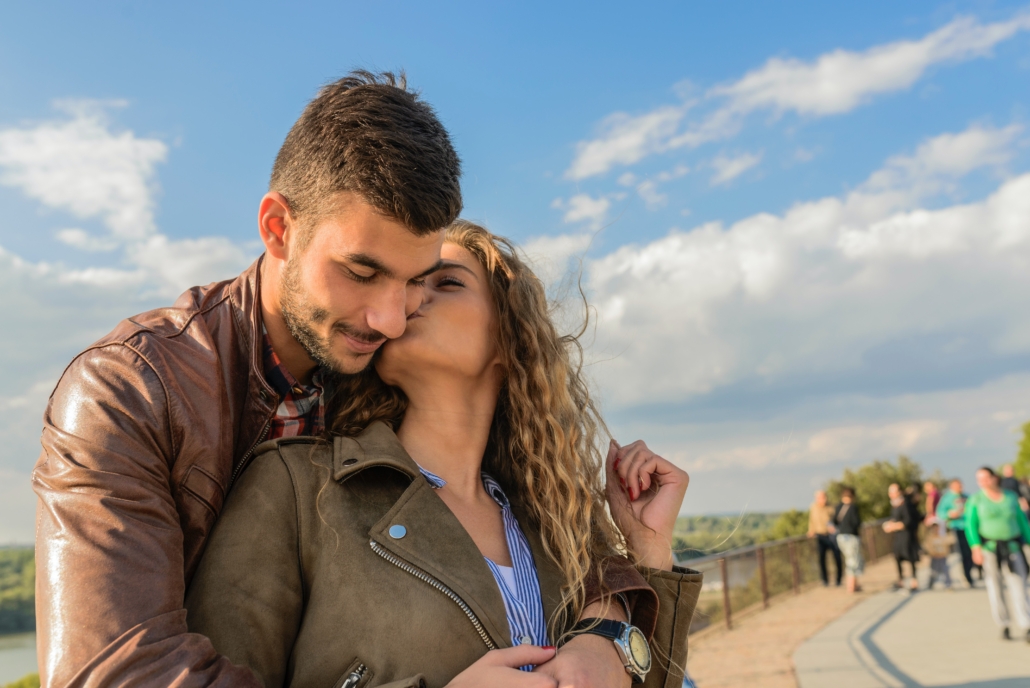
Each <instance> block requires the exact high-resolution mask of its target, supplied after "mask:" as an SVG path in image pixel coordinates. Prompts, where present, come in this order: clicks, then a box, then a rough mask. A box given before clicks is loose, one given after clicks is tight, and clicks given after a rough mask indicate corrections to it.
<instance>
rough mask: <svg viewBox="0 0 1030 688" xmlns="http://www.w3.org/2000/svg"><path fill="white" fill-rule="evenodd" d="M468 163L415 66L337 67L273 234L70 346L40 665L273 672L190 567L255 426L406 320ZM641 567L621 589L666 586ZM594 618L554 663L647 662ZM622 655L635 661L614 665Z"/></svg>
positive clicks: (53, 481) (43, 576)
mask: <svg viewBox="0 0 1030 688" xmlns="http://www.w3.org/2000/svg"><path fill="white" fill-rule="evenodd" d="M460 173H461V166H460V161H459V159H458V156H457V154H456V153H455V151H454V149H453V146H452V145H451V141H450V138H449V136H448V134H447V131H446V130H445V129H444V127H443V126H442V124H441V123H440V122H439V120H438V119H437V117H436V115H435V113H434V112H433V110H432V108H430V107H429V105H427V104H426V103H424V102H423V101H421V100H420V99H419V98H418V97H417V96H416V95H415V94H413V93H411V92H409V91H407V90H406V87H405V84H404V81H403V79H401V80H400V81H399V82H398V81H397V80H396V79H395V78H394V77H393V75H391V74H384V75H373V74H370V73H367V72H355V73H354V74H352V75H350V76H349V77H346V78H344V79H341V80H340V81H337V82H336V83H333V84H330V85H329V86H327V87H325V88H324V89H323V90H322V91H321V93H320V94H319V95H318V97H316V98H315V99H314V100H313V101H312V102H311V103H310V104H309V105H308V107H307V108H306V109H305V111H304V113H303V114H302V115H301V117H300V119H299V120H298V121H297V123H296V124H295V125H294V126H293V128H292V129H291V131H290V133H289V134H288V136H287V137H286V141H285V142H284V143H283V146H282V148H281V149H280V151H279V154H278V156H277V158H276V161H275V165H274V167H273V171H272V176H271V181H270V185H269V192H268V193H267V194H266V195H265V196H264V197H263V198H262V199H261V203H260V206H259V209H258V225H259V231H260V235H261V240H262V242H263V243H264V247H265V253H264V255H263V256H262V257H261V258H259V259H258V260H257V261H256V262H255V263H254V265H252V266H251V267H250V268H249V269H248V270H246V271H245V272H244V273H243V274H242V275H240V276H239V277H237V278H236V279H235V280H231V281H228V282H222V283H218V284H213V285H210V286H208V287H204V288H199V287H198V288H193V289H191V290H190V291H188V292H186V293H185V294H184V295H183V296H181V297H180V298H179V300H178V301H177V302H176V304H175V305H174V306H173V307H171V308H165V309H159V310H155V311H151V312H148V313H144V314H142V315H139V316H136V317H134V318H130V319H129V320H126V321H123V322H122V323H121V324H119V325H118V326H117V327H116V328H115V330H114V331H113V332H111V333H110V334H109V335H107V336H106V337H104V338H103V339H101V340H100V341H99V342H97V343H96V344H94V345H93V346H91V347H90V348H89V349H87V350H86V351H85V352H83V353H82V354H80V355H79V356H78V357H76V358H75V360H73V361H72V363H71V364H70V365H69V366H68V368H67V370H66V371H65V373H64V375H63V376H62V378H61V380H60V381H59V383H58V385H57V388H56V389H55V390H54V392H53V394H52V396H51V398H50V403H49V405H48V407H47V410H46V413H45V416H44V429H43V437H42V444H43V452H42V454H41V456H40V459H39V461H38V463H37V465H36V468H35V470H34V472H33V484H34V488H35V490H36V492H37V494H38V495H39V508H38V519H37V521H38V523H37V542H36V555H37V557H38V566H37V570H38V571H39V576H38V578H37V624H38V630H37V632H38V647H39V657H40V674H41V678H42V681H43V684H44V685H48V686H86V685H89V686H94V685H125V684H134V685H154V686H158V685H160V686H210V685H232V686H248V687H249V686H257V685H258V683H257V680H256V678H255V677H254V676H253V674H251V673H250V671H249V670H247V669H245V668H241V667H236V666H233V665H232V664H231V663H230V662H229V661H228V660H227V659H226V658H224V657H221V656H219V655H218V654H217V653H216V652H215V650H214V648H213V647H212V646H211V643H210V641H208V640H207V639H206V638H204V637H202V636H199V635H197V634H191V633H189V632H188V630H187V626H186V613H185V610H184V608H183V599H184V594H185V590H186V587H187V586H188V585H189V581H190V578H191V576H192V574H193V572H194V568H195V566H196V564H197V562H198V559H199V557H200V554H201V553H202V551H203V548H204V544H205V542H206V539H207V537H208V535H209V533H210V531H211V528H212V525H213V524H214V522H215V519H216V518H217V517H218V513H219V511H220V509H221V508H222V503H223V500H224V499H225V496H226V494H227V493H228V491H229V489H230V488H231V486H232V483H233V481H234V480H235V479H236V478H237V476H238V475H239V474H240V472H242V471H243V470H244V469H245V468H246V466H247V463H248V461H249V459H250V458H251V456H252V455H253V453H254V448H255V447H256V446H257V444H258V443H260V442H261V441H262V440H265V439H274V438H278V437H286V436H296V435H317V434H320V433H321V432H322V431H323V429H324V427H325V401H326V398H327V396H328V395H329V394H330V393H331V389H332V382H333V378H334V376H336V375H339V374H349V373H355V372H358V371H360V370H362V369H364V368H365V367H366V366H367V365H368V364H369V362H370V360H371V358H372V355H373V353H374V352H375V351H376V349H377V348H378V347H379V346H380V345H381V344H382V343H383V342H385V341H386V340H387V339H390V338H394V337H398V336H400V335H401V334H402V333H403V332H404V328H405V324H406V318H407V316H408V315H409V314H410V313H412V312H413V311H414V310H415V309H416V308H417V307H418V306H419V305H420V303H421V299H422V289H421V285H422V280H423V279H424V278H425V277H426V276H427V275H428V274H429V273H431V272H432V271H433V270H434V269H435V268H436V266H437V264H438V263H439V258H440V247H441V244H442V239H443V237H442V233H441V231H440V230H441V229H442V228H443V227H445V226H446V225H448V224H449V223H450V222H452V221H453V220H454V219H455V218H456V217H457V215H458V213H459V212H460V210H461V205H462V201H461V190H460V186H459V178H460ZM624 573H625V576H624V578H625V579H626V580H627V581H628V582H627V583H626V585H625V586H622V588H616V589H613V590H611V592H613V593H615V592H619V591H620V589H625V590H639V591H644V594H640V595H637V596H636V597H637V598H639V599H641V600H644V603H645V604H646V603H647V601H648V600H650V599H652V598H653V592H652V595H651V597H648V595H647V594H646V591H647V588H646V585H643V581H642V579H639V575H638V574H635V572H634V571H633V570H632V569H629V571H628V572H624ZM634 576H636V577H635V578H634ZM595 608H596V605H595ZM612 609H613V611H612V614H613V615H614V617H618V616H620V615H621V611H620V609H619V608H618V606H617V605H615V606H613V607H612ZM589 611H592V610H591V609H588V612H589ZM634 611H636V610H634ZM651 612H652V613H653V612H654V610H653V609H652V610H651ZM595 615H596V614H595ZM622 620H625V617H624V616H622ZM582 638H583V640H582V641H581V639H580V638H576V639H575V640H574V641H572V642H570V643H569V647H572V648H573V649H572V650H570V651H568V652H566V653H564V655H565V656H564V658H561V657H559V658H556V659H555V660H552V661H553V662H554V664H553V665H551V663H548V665H545V667H546V668H547V670H548V671H550V672H551V673H552V674H553V675H556V676H557V675H559V674H561V675H575V676H580V677H584V676H585V677H588V678H590V679H591V680H594V679H596V681H595V683H596V684H597V685H622V684H623V683H624V682H626V681H628V680H629V679H628V676H627V675H626V674H625V672H624V671H623V668H622V665H621V662H620V661H619V659H618V655H617V653H616V651H615V648H614V646H613V644H612V643H611V641H607V640H606V639H604V638H600V637H599V636H596V635H584V636H582ZM572 643H577V645H576V646H573V645H572ZM577 662H578V663H577ZM549 665H550V666H549ZM584 666H585V668H584ZM613 667H614V668H613ZM615 671H618V672H620V675H619V676H618V679H619V680H618V682H613V681H615V680H616V679H615V678H611V679H609V680H608V681H606V682H604V683H602V681H601V679H597V676H599V675H600V676H602V677H604V676H612V677H615V676H616V674H615V673H614V672H615ZM563 672H565V673H564V674H563ZM566 683H568V684H569V685H588V684H589V685H594V683H589V682H588V681H587V680H580V681H579V682H573V683H569V682H568V681H565V682H564V683H563V685H565V684H566Z"/></svg>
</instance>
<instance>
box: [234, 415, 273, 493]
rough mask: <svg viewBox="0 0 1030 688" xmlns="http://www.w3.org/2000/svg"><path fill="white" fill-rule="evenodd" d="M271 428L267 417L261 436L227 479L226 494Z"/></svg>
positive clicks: (270, 422)
mask: <svg viewBox="0 0 1030 688" xmlns="http://www.w3.org/2000/svg"><path fill="white" fill-rule="evenodd" d="M271 428H272V418H271V417H269V418H268V420H267V421H265V427H263V428H261V434H260V435H258V438H257V442H255V443H254V444H253V445H251V447H250V449H248V450H247V453H246V454H244V455H243V458H242V459H240V463H239V465H238V466H236V470H234V471H233V472H232V477H231V478H229V487H227V488H226V489H225V493H226V494H229V490H231V489H232V486H233V483H235V482H236V478H238V477H239V476H240V473H242V472H243V469H244V468H246V467H247V464H248V463H250V457H252V456H254V450H255V449H257V447H258V445H259V444H261V443H262V442H264V441H265V437H267V436H268V431H269V430H270V429H271Z"/></svg>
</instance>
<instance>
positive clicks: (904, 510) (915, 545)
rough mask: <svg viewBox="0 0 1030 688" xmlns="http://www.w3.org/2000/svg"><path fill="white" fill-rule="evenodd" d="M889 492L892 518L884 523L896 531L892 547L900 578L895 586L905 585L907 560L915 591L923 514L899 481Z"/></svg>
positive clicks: (886, 528) (884, 526) (911, 585)
mask: <svg viewBox="0 0 1030 688" xmlns="http://www.w3.org/2000/svg"><path fill="white" fill-rule="evenodd" d="M887 494H888V495H889V496H890V499H891V515H890V519H889V520H888V521H887V522H886V523H884V524H883V530H884V532H887V533H894V541H893V542H892V543H891V549H892V550H893V551H894V559H895V561H896V562H897V564H898V580H897V582H895V583H894V588H895V589H900V588H903V587H905V574H904V569H903V568H902V567H903V565H904V563H905V562H908V564H909V567H910V568H911V570H912V582H911V584H910V586H909V591H910V592H915V591H916V590H918V589H919V581H918V579H917V578H916V563H917V562H918V561H919V532H918V531H919V523H920V522H921V521H922V520H923V519H922V515H921V514H920V513H919V509H918V507H917V506H916V505H915V503H914V502H913V496H912V495H911V494H906V493H905V492H902V490H901V488H900V487H899V486H898V484H897V483H893V484H891V486H890V487H889V488H888V491H887Z"/></svg>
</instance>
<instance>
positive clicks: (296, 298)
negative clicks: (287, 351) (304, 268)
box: [279, 260, 378, 375]
mask: <svg viewBox="0 0 1030 688" xmlns="http://www.w3.org/2000/svg"><path fill="white" fill-rule="evenodd" d="M298 262H299V261H295V260H289V261H287V263H286V267H285V269H284V270H283V277H282V283H281V285H280V291H279V294H280V295H279V309H280V311H281V312H282V314H283V321H284V322H285V323H286V328H287V329H288V330H289V331H290V334H292V335H293V338H294V339H296V340H297V343H298V344H300V345H301V347H303V348H304V351H306V352H307V354H308V356H310V357H311V360H313V361H314V362H315V363H317V364H319V365H320V366H322V367H323V368H325V369H327V370H330V371H332V372H333V373H335V374H337V375H355V374H357V373H360V372H363V371H364V370H367V369H368V368H369V366H371V365H372V360H373V357H372V356H369V357H368V361H366V362H365V364H364V365H362V366H360V367H359V368H357V369H356V370H355V369H354V367H353V366H347V365H345V364H344V362H343V361H341V360H340V359H338V358H337V357H335V356H334V355H333V351H332V345H331V344H330V341H329V339H328V338H326V337H323V336H321V335H320V334H318V332H316V331H315V328H314V327H313V326H312V325H313V324H320V323H323V322H325V321H326V320H328V319H329V313H328V312H327V311H326V310H325V309H323V308H318V307H316V306H312V305H311V304H310V302H309V300H308V299H307V298H306V295H305V293H304V289H303V287H301V286H300V279H299V275H298V272H299V271H298V267H299V265H298ZM333 331H340V332H345V333H347V334H349V335H351V336H352V337H355V338H356V339H364V340H370V337H369V336H368V335H367V334H364V333H359V332H355V331H354V330H353V328H352V327H349V326H348V325H347V323H336V324H334V325H333ZM376 334H378V333H376ZM372 341H374V340H372Z"/></svg>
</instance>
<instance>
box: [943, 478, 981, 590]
mask: <svg viewBox="0 0 1030 688" xmlns="http://www.w3.org/2000/svg"><path fill="white" fill-rule="evenodd" d="M968 499H969V495H967V494H965V493H964V492H963V491H962V481H961V480H959V479H958V478H954V479H953V480H952V481H951V482H950V483H948V489H947V490H946V491H945V492H944V494H943V495H941V501H939V502H938V503H937V520H939V521H940V522H941V523H944V524H945V525H946V526H947V527H948V530H950V531H951V532H953V533H955V541H956V543H957V544H958V552H959V556H961V557H962V573H963V574H964V575H965V577H966V582H967V583H969V587H973V569H974V568H977V569H979V570H980V579H981V580H983V569H982V568H980V567H979V566H976V565H975V564H973V552H972V550H970V548H969V541H968V540H967V539H966V513H965V508H966V500H968Z"/></svg>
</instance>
